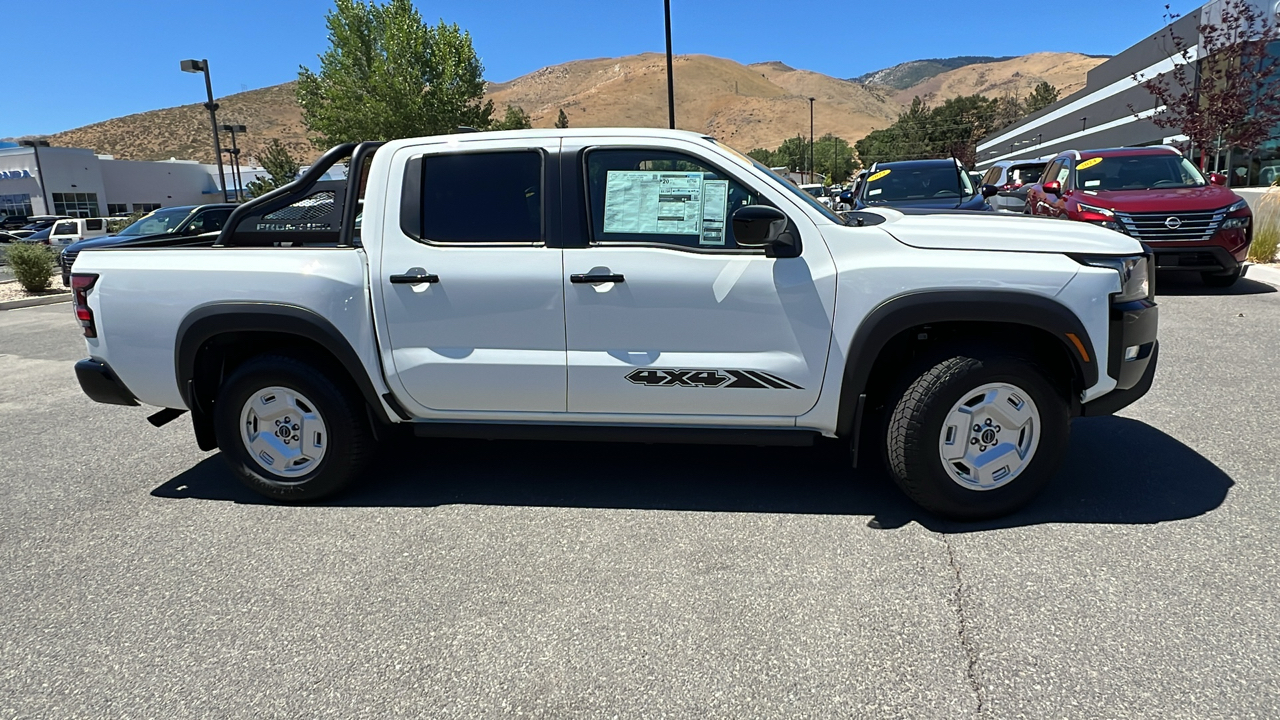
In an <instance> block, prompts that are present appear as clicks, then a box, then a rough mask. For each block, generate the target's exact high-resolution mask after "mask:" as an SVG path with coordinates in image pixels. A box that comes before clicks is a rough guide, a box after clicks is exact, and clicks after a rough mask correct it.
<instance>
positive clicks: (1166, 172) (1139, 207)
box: [1026, 147, 1253, 287]
mask: <svg viewBox="0 0 1280 720" xmlns="http://www.w3.org/2000/svg"><path fill="white" fill-rule="evenodd" d="M1225 182H1226V178H1225V177H1223V176H1221V175H1211V176H1209V178H1208V179H1206V178H1205V177H1204V175H1201V174H1200V171H1199V170H1197V169H1196V167H1195V165H1192V164H1191V163H1190V162H1189V161H1188V160H1187V159H1186V158H1184V157H1182V154H1181V153H1179V152H1178V151H1177V150H1174V149H1173V148H1169V147H1144V148H1117V149H1114V150H1087V151H1085V152H1078V151H1076V150H1068V151H1067V152H1064V153H1062V154H1060V155H1058V156H1057V157H1056V158H1054V159H1053V160H1052V161H1051V162H1050V163H1049V165H1048V167H1046V168H1045V170H1044V174H1043V175H1042V176H1041V177H1040V182H1039V183H1038V184H1036V185H1032V186H1031V188H1030V190H1028V191H1027V209H1026V212H1027V214H1030V215H1044V216H1048V217H1058V218H1062V219H1064V220H1083V221H1084V222H1090V223H1093V224H1095V225H1101V226H1103V227H1106V228H1110V229H1112V230H1115V231H1117V232H1122V233H1125V234H1126V235H1130V236H1132V237H1134V238H1136V239H1137V240H1139V241H1141V242H1143V243H1145V244H1147V245H1148V246H1149V247H1150V248H1151V249H1152V251H1153V252H1154V253H1155V256H1156V266H1157V267H1160V268H1167V269H1170V270H1173V269H1180V270H1197V271H1199V272H1200V274H1201V277H1203V278H1204V281H1205V283H1206V284H1208V285H1211V286H1214V287H1227V286H1229V285H1232V284H1234V283H1235V281H1236V280H1239V279H1240V272H1241V270H1242V269H1243V267H1244V260H1245V257H1246V256H1248V254H1249V243H1251V242H1253V213H1252V212H1250V210H1249V206H1248V204H1246V203H1245V201H1244V200H1241V199H1240V196H1239V195H1236V194H1235V193H1233V192H1231V190H1230V189H1228V188H1225V187H1222V185H1223V184H1224V183H1225Z"/></svg>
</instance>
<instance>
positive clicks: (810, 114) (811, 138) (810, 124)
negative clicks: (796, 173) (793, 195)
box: [809, 98, 818, 183]
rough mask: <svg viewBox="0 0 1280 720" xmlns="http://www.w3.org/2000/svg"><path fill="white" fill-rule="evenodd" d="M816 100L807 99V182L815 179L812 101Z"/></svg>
mask: <svg viewBox="0 0 1280 720" xmlns="http://www.w3.org/2000/svg"><path fill="white" fill-rule="evenodd" d="M816 99H817V98H809V182H810V183H812V182H813V181H814V179H815V177H814V173H816V172H817V170H818V169H817V168H816V167H814V166H813V164H814V163H813V101H814V100H816Z"/></svg>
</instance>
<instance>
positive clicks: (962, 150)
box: [855, 95, 1024, 167]
mask: <svg viewBox="0 0 1280 720" xmlns="http://www.w3.org/2000/svg"><path fill="white" fill-rule="evenodd" d="M1023 112H1024V110H1023V106H1022V103H1020V102H1018V100H1017V99H1016V98H1012V97H1006V98H1000V99H998V100H992V99H991V98H987V97H983V96H981V95H968V96H964V97H957V98H951V99H950V100H947V101H946V102H944V103H943V104H941V105H939V106H937V107H930V105H929V103H928V101H926V100H924V99H921V98H919V97H917V98H915V99H914V100H913V101H912V102H911V105H910V106H909V107H908V108H907V109H906V110H903V111H902V113H901V114H899V115H898V120H897V121H896V122H894V124H893V125H890V126H889V127H887V128H884V129H883V130H876V131H873V132H872V133H870V134H869V135H867V136H866V137H865V138H863V139H861V140H859V141H858V142H857V143H856V145H855V147H856V148H857V151H858V157H859V158H860V159H861V160H862V162H863V163H865V164H867V165H871V164H873V163H877V162H893V161H896V160H919V159H925V158H945V157H955V158H957V159H959V160H960V161H961V162H963V163H964V164H965V165H968V166H970V167H972V166H973V164H974V163H975V162H976V161H977V154H978V151H977V146H978V141H979V140H981V139H982V138H983V137H984V136H986V135H988V134H990V133H991V132H992V131H995V130H999V129H1000V128H1002V127H1006V126H1008V125H1009V124H1010V123H1013V122H1015V121H1017V120H1018V119H1019V118H1021V117H1022V116H1023Z"/></svg>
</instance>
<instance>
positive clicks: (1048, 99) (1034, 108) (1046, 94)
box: [1023, 82, 1059, 115]
mask: <svg viewBox="0 0 1280 720" xmlns="http://www.w3.org/2000/svg"><path fill="white" fill-rule="evenodd" d="M1058 94H1059V93H1058V88H1056V87H1054V86H1053V85H1050V84H1049V83H1048V82H1042V83H1040V84H1039V85H1037V86H1035V89H1034V90H1032V91H1031V95H1030V96H1029V97H1028V98H1027V102H1026V103H1024V104H1023V109H1024V110H1026V114H1027V115H1030V114H1031V113H1033V112H1039V111H1040V110H1043V109H1045V108H1047V107H1049V106H1050V105H1052V104H1054V103H1056V102H1058Z"/></svg>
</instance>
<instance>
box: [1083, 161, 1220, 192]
mask: <svg viewBox="0 0 1280 720" xmlns="http://www.w3.org/2000/svg"><path fill="white" fill-rule="evenodd" d="M1207 184H1208V182H1207V181H1206V180H1205V179H1204V176H1203V175H1201V174H1200V171H1199V170H1197V169H1196V166H1195V165H1192V164H1191V163H1190V162H1188V161H1187V159H1186V158H1184V157H1182V156H1181V155H1131V156H1128V157H1099V158H1090V159H1088V160H1084V161H1082V162H1081V163H1080V164H1079V165H1077V166H1076V186H1077V187H1079V188H1080V189H1082V190H1101V191H1111V192H1115V191H1124V190H1154V189H1158V188H1170V189H1172V188H1193V187H1204V186H1205V185H1207Z"/></svg>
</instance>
